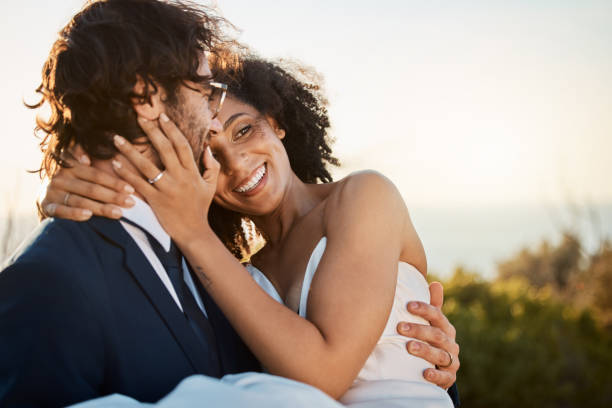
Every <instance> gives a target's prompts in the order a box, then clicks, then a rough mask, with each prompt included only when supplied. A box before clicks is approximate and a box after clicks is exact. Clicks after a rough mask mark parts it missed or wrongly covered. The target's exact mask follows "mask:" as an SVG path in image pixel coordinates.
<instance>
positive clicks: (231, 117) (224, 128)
mask: <svg viewBox="0 0 612 408" xmlns="http://www.w3.org/2000/svg"><path fill="white" fill-rule="evenodd" d="M242 115H248V113H246V112H238V113H234V114H233V115H232V116H230V117H229V119H228V120H226V121H225V123H224V124H223V130H224V131H225V130H226V129H227V128H228V127H230V126H231V124H232V123H233V122H234V121H235V120H236V119H238V118H239V117H240V116H242Z"/></svg>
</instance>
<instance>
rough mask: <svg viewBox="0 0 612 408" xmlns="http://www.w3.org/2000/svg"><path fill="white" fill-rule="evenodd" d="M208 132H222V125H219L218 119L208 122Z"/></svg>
mask: <svg viewBox="0 0 612 408" xmlns="http://www.w3.org/2000/svg"><path fill="white" fill-rule="evenodd" d="M210 130H211V131H213V132H217V133H219V132H221V131H222V130H223V125H221V122H220V121H219V119H218V118H214V119H213V120H212V121H211V122H210Z"/></svg>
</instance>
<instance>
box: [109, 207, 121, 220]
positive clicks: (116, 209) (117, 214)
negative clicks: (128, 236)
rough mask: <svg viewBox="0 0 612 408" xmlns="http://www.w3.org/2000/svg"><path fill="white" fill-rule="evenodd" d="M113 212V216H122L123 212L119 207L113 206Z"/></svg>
mask: <svg viewBox="0 0 612 408" xmlns="http://www.w3.org/2000/svg"><path fill="white" fill-rule="evenodd" d="M111 214H113V217H116V218H121V216H122V215H123V212H122V211H121V210H120V209H119V208H113V209H112V211H111Z"/></svg>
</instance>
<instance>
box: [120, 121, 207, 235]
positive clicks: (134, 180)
mask: <svg viewBox="0 0 612 408" xmlns="http://www.w3.org/2000/svg"><path fill="white" fill-rule="evenodd" d="M138 123H139V124H140V127H141V128H142V129H143V130H144V132H145V133H146V134H147V136H148V137H149V140H150V142H151V144H152V145H153V147H154V148H155V150H156V151H157V153H158V154H159V157H160V159H161V162H162V163H163V165H164V167H165V170H163V171H162V170H160V169H159V168H157V166H156V165H155V164H153V162H151V160H149V159H148V158H146V157H145V156H144V155H143V154H141V153H140V152H138V151H137V150H136V149H135V148H134V146H133V145H132V144H131V143H129V142H128V141H127V140H125V139H124V138H122V137H121V136H118V135H117V136H115V139H114V141H115V146H116V147H117V149H119V151H120V152H121V153H122V154H121V155H119V156H117V159H116V160H113V167H114V169H115V171H116V172H117V174H118V175H119V176H120V177H121V178H123V179H124V180H125V181H127V182H128V183H130V184H131V185H133V186H134V188H135V189H136V191H137V192H138V193H140V194H141V195H142V196H143V197H144V199H145V200H146V201H147V203H148V204H149V205H150V206H151V208H152V209H153V211H154V212H155V215H156V216H157V218H158V220H159V222H160V223H161V224H162V226H163V227H164V229H165V230H166V231H167V232H168V234H169V235H170V236H171V237H172V238H173V239H174V240H175V241H176V242H177V244H178V245H179V246H182V245H181V244H188V243H189V242H191V241H192V240H193V238H194V237H195V236H197V235H198V234H200V233H201V231H202V229H200V228H199V227H204V228H207V227H208V219H207V214H208V208H209V206H210V203H211V202H212V199H213V196H214V194H215V190H216V187H217V176H218V175H219V163H218V162H217V161H216V160H215V159H214V158H213V156H212V153H211V152H210V149H209V148H208V147H207V148H206V149H205V152H204V155H203V159H202V162H203V165H204V168H205V170H204V174H200V171H199V170H198V166H197V165H196V162H195V160H194V158H193V152H192V150H191V147H190V146H189V143H188V142H187V139H186V138H185V136H183V134H182V133H181V131H180V130H179V129H178V127H176V125H175V124H174V123H172V122H171V121H170V120H169V119H168V117H167V116H166V115H165V114H163V113H162V114H161V115H160V120H159V122H158V121H149V120H146V119H144V118H139V119H138ZM158 123H159V126H158ZM127 162H129V163H131V164H132V165H133V166H134V167H135V168H136V169H137V170H138V171H139V172H140V174H135V173H134V172H132V171H130V170H129V169H128V168H127V166H125V164H126V163H127ZM143 176H144V177H143Z"/></svg>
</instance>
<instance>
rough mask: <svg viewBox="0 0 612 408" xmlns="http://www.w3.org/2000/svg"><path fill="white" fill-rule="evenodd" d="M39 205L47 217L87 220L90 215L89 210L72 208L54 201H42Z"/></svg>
mask: <svg viewBox="0 0 612 408" xmlns="http://www.w3.org/2000/svg"><path fill="white" fill-rule="evenodd" d="M41 205H42V208H43V211H44V212H45V215H47V216H49V217H57V218H64V219H67V220H73V221H87V220H88V219H90V218H91V216H92V212H91V210H84V209H82V208H73V207H68V206H65V205H62V204H56V203H50V204H45V203H43V204H41Z"/></svg>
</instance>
